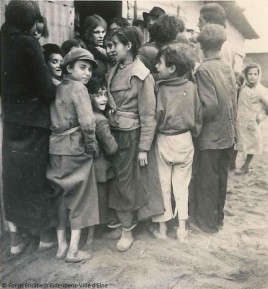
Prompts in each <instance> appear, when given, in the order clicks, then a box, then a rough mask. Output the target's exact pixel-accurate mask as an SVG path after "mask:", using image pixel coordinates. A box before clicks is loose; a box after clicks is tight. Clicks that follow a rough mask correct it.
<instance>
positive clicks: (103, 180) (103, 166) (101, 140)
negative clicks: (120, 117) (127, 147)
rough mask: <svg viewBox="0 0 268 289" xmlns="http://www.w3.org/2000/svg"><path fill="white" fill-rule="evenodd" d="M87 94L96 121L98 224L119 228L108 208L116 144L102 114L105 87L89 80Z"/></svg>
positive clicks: (112, 212)
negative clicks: (111, 159) (112, 159)
mask: <svg viewBox="0 0 268 289" xmlns="http://www.w3.org/2000/svg"><path fill="white" fill-rule="evenodd" d="M88 87H89V89H88V91H89V94H90V98H91V102H92V107H93V113H94V116H95V119H96V139H97V141H98V156H97V157H96V158H95V159H94V169H95V173H96V180H97V187H98V200H99V213H100V224H108V226H111V228H112V227H113V228H115V227H116V226H118V225H119V226H120V224H118V222H116V219H117V218H116V213H115V211H114V210H113V209H110V208H108V192H109V186H110V183H111V179H113V178H114V172H113V169H112V165H111V162H110V160H109V158H111V157H112V156H113V155H114V154H115V153H116V152H117V150H118V144H117V142H116V141H115V138H114V136H113V135H112V133H111V129H110V123H109V120H108V119H107V118H106V116H105V114H104V112H105V108H106V105H107V102H108V98H107V91H106V86H105V85H104V83H101V81H97V80H91V81H90V83H89V86H88Z"/></svg>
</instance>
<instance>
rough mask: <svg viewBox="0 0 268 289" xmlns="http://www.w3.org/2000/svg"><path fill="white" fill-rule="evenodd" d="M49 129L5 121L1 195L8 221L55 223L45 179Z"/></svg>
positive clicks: (45, 225)
mask: <svg viewBox="0 0 268 289" xmlns="http://www.w3.org/2000/svg"><path fill="white" fill-rule="evenodd" d="M49 134H50V132H49V130H48V129H45V128H38V127H30V126H22V125H18V124H16V123H4V127H3V147H2V152H3V196H4V209H5V216H6V219H7V221H11V222H14V223H15V225H17V226H18V227H23V228H30V229H40V228H49V227H51V226H53V225H55V215H54V208H53V206H52V191H51V189H50V186H49V185H48V181H47V179H46V167H47V163H48V157H49V154H48V149H49Z"/></svg>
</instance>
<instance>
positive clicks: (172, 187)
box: [152, 131, 194, 222]
mask: <svg viewBox="0 0 268 289" xmlns="http://www.w3.org/2000/svg"><path fill="white" fill-rule="evenodd" d="M193 154H194V147H193V143H192V136H191V133H190V131H189V132H186V133H184V134H179V135H162V134H159V135H158V136H157V145H156V158H157V165H158V171H159V179H160V183H161V189H162V195H163V200H164V206H165V212H164V214H163V215H160V216H156V217H153V218H152V221H153V222H166V221H168V220H170V219H172V218H173V217H175V216H176V215H177V213H178V216H179V219H180V220H187V219H188V186H189V183H190V179H191V174H192V162H193ZM172 192H173V194H174V199H175V202H176V209H175V212H174V213H173V210H172V205H171V194H172Z"/></svg>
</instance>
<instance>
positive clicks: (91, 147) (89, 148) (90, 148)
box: [85, 142, 98, 158]
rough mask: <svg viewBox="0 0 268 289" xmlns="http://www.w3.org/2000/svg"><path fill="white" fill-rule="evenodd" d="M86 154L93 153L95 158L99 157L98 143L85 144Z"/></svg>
mask: <svg viewBox="0 0 268 289" xmlns="http://www.w3.org/2000/svg"><path fill="white" fill-rule="evenodd" d="M85 151H86V154H88V155H91V156H92V157H94V158H97V157H98V143H97V142H91V143H90V144H88V145H86V146H85Z"/></svg>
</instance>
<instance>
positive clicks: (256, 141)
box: [235, 63, 267, 174]
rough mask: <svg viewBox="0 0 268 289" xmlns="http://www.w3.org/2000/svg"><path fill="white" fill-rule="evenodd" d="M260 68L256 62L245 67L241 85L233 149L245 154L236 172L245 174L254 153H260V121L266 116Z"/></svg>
mask: <svg viewBox="0 0 268 289" xmlns="http://www.w3.org/2000/svg"><path fill="white" fill-rule="evenodd" d="M260 78H261V68H260V66H259V65H258V64H256V63H251V64H248V65H247V66H246V68H245V85H244V86H243V87H241V90H240V94H239V100H238V110H237V131H238V141H237V143H236V146H235V149H236V150H237V151H241V152H244V153H245V154H247V157H246V161H245V163H244V164H243V166H242V168H241V169H239V170H237V171H236V174H246V173H248V171H249V165H250V163H251V161H252V159H253V156H254V155H259V154H261V153H262V136H261V128H260V122H261V121H262V120H264V119H265V118H266V114H265V108H266V109H267V103H266V102H265V99H264V97H265V96H264V88H263V87H262V85H261V84H260Z"/></svg>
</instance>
